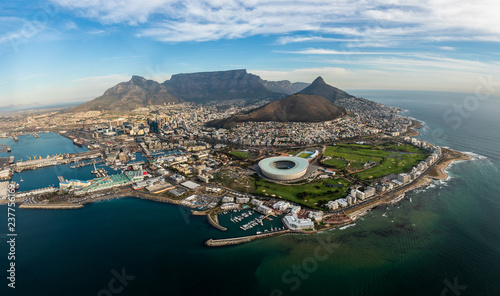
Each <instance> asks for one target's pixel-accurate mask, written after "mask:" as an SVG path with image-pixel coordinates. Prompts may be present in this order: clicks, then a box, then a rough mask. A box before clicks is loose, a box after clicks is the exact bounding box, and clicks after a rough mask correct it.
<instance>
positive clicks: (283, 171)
mask: <svg viewBox="0 0 500 296" xmlns="http://www.w3.org/2000/svg"><path fill="white" fill-rule="evenodd" d="M259 168H260V170H261V172H262V174H263V175H264V176H266V177H268V178H270V179H273V180H278V181H290V180H295V179H299V178H302V177H303V176H304V175H305V174H306V173H307V169H308V168H309V162H308V161H307V160H305V159H303V158H301V157H292V156H280V157H270V158H265V159H263V160H261V161H259Z"/></svg>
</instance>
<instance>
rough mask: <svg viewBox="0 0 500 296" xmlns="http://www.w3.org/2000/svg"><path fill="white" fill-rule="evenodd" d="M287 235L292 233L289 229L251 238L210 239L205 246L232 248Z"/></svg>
mask: <svg viewBox="0 0 500 296" xmlns="http://www.w3.org/2000/svg"><path fill="white" fill-rule="evenodd" d="M286 233H291V231H290V230H289V229H287V230H282V231H276V232H269V233H264V234H256V235H251V236H243V237H235V238H225V239H209V240H207V241H205V245H206V246H208V247H224V246H231V245H239V244H243V243H248V242H251V241H253V240H256V239H261V238H266V237H272V236H278V235H282V234H286Z"/></svg>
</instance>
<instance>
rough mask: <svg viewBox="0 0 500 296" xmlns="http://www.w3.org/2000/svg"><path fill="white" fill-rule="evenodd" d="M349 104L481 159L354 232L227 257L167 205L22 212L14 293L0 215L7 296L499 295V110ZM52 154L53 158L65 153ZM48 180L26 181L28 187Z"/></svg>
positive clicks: (458, 99)
mask: <svg viewBox="0 0 500 296" xmlns="http://www.w3.org/2000/svg"><path fill="white" fill-rule="evenodd" d="M351 93H352V94H354V95H357V96H362V97H365V98H368V99H372V100H375V101H378V102H381V103H384V104H387V105H392V106H397V107H400V108H402V109H404V110H405V111H404V114H406V115H408V116H411V117H414V118H416V119H418V120H421V121H422V122H423V127H422V129H421V135H420V136H419V138H422V139H424V140H427V141H429V142H432V143H435V144H439V145H442V146H447V147H450V148H452V149H456V150H459V151H463V152H467V153H469V154H470V155H471V156H472V157H473V159H472V160H471V161H464V162H457V163H454V164H452V165H451V166H450V167H449V169H448V170H447V172H448V173H449V175H450V178H449V179H448V180H446V181H434V182H433V183H432V184H431V185H430V186H428V187H426V188H421V189H418V190H416V191H414V192H411V193H408V194H407V196H406V197H405V198H404V199H403V200H402V201H401V202H399V203H397V204H394V205H391V206H383V207H378V208H376V209H374V210H372V211H370V212H369V213H368V214H367V215H366V216H364V217H362V218H360V219H359V220H358V221H356V223H355V224H353V225H351V226H349V227H343V228H342V229H334V230H330V231H326V232H323V233H320V234H315V235H285V236H280V237H274V238H268V239H263V240H258V241H254V242H251V243H247V244H243V245H238V246H231V247H223V248H208V247H205V246H204V244H203V242H204V241H205V240H206V239H209V238H219V237H223V236H224V235H225V234H224V233H222V232H220V231H218V230H216V229H214V228H212V227H211V226H209V224H208V223H207V222H206V218H205V217H199V216H191V215H189V212H188V211H187V210H186V209H184V208H182V207H178V206H174V205H169V204H161V203H155V202H152V201H146V200H139V199H133V198H124V199H119V200H112V201H104V202H99V203H95V204H91V205H87V206H85V207H84V208H83V209H79V210H22V209H17V211H16V228H17V233H18V237H17V244H16V289H10V288H8V287H7V280H6V277H7V272H6V269H7V268H6V264H7V263H8V262H7V253H8V248H7V245H6V240H7V237H6V232H7V218H6V216H7V215H6V212H7V207H6V206H0V213H4V214H1V215H0V265H1V266H2V270H3V271H2V272H3V273H4V276H2V279H1V280H0V294H1V295H75V296H77V295H384V296H387V295H397V296H401V295H436V296H437V295H500V282H499V281H498V276H499V275H500V215H499V214H498V213H500V198H499V194H498V192H500V182H498V180H499V176H500V174H499V169H500V149H498V147H499V146H500V137H499V132H498V127H499V126H500V116H499V115H500V100H499V99H498V98H493V97H492V98H488V99H486V100H478V104H477V106H476V105H474V106H473V107H475V108H472V107H470V106H469V108H468V110H470V111H467V112H468V113H463V114H462V115H457V113H456V112H455V113H454V111H453V110H456V109H453V108H454V107H453V106H454V105H458V104H464V103H466V104H470V102H471V99H470V98H469V99H468V97H470V95H467V94H459V93H444V92H420V91H419V92H417V91H415V92H413V91H356V90H354V91H351ZM449 110H452V111H449ZM466 115H467V117H465V116H466ZM452 116H455V117H452ZM457 116H458V117H460V122H459V119H458V117H457ZM458 123H459V124H458ZM25 137H27V136H25ZM30 137H32V136H30ZM41 137H42V135H41ZM40 139H42V138H40ZM40 139H36V140H40ZM36 140H35V141H36ZM63 140H64V141H69V140H67V139H63ZM63 140H61V141H63ZM2 141H8V140H0V143H3V142H2ZM64 141H63V142H64ZM20 142H21V139H20ZM39 143H42V141H40V142H39ZM65 143H66V144H68V145H70V144H71V142H65ZM40 145H41V144H40ZM40 145H37V146H36V149H39V150H40V151H42V150H43V149H45V148H43V149H42V148H41V147H39V146H40ZM71 145H72V144H71ZM71 145H70V146H71ZM59 147H63V145H59ZM52 148H53V149H54V152H53V150H51V149H48V148H47V150H43V151H44V152H43V153H44V154H54V153H60V152H69V151H60V152H56V151H55V149H56V148H57V147H52ZM60 149H66V148H60ZM67 149H77V148H76V147H74V146H72V147H67ZM13 153H14V149H13ZM26 153H27V152H25V154H26ZM30 153H31V154H33V153H41V152H36V151H33V152H30ZM25 173H26V174H25ZM27 173H28V172H23V173H21V174H22V176H23V178H24V180H25V181H24V182H23V183H26V182H27V178H28V176H27V175H28V174H27ZM58 173H60V172H59V171H55V172H53V173H51V174H52V175H56V174H58ZM23 174H24V175H23ZM75 174H76V173H75ZM82 174H83V173H82ZM47 175H48V174H47ZM52 175H51V177H47V178H48V179H45V178H43V177H40V179H39V180H38V179H37V178H35V177H33V178H32V177H29V178H31V179H30V181H29V182H30V183H33V184H32V185H30V186H36V185H42V184H48V183H50V182H52V180H53V177H52ZM78 176H80V175H75V177H78ZM37 180H38V181H37ZM37 182H40V183H37ZM54 182H55V181H54ZM22 185H23V186H24V184H22Z"/></svg>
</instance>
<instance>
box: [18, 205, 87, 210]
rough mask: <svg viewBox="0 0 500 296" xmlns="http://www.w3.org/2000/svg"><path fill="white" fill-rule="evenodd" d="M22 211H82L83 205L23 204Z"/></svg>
mask: <svg viewBox="0 0 500 296" xmlns="http://www.w3.org/2000/svg"><path fill="white" fill-rule="evenodd" d="M19 208H20V209H45V210H69V209H81V208H83V205H75V204H67V205H65V204H56V205H51V204H22V205H20V206H19Z"/></svg>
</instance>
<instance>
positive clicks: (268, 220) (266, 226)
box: [218, 209, 287, 237]
mask: <svg viewBox="0 0 500 296" xmlns="http://www.w3.org/2000/svg"><path fill="white" fill-rule="evenodd" d="M282 216H284V215H280V216H278V217H270V216H266V215H262V214H260V213H257V212H255V211H254V210H253V209H243V210H229V211H225V212H222V213H220V214H219V215H218V219H219V223H220V225H222V226H223V227H226V228H227V229H228V232H229V233H232V236H233V237H240V236H247V235H255V234H263V233H271V232H276V231H282V230H286V229H287V228H286V226H285V225H284V224H283V222H282V221H281V218H282Z"/></svg>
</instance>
